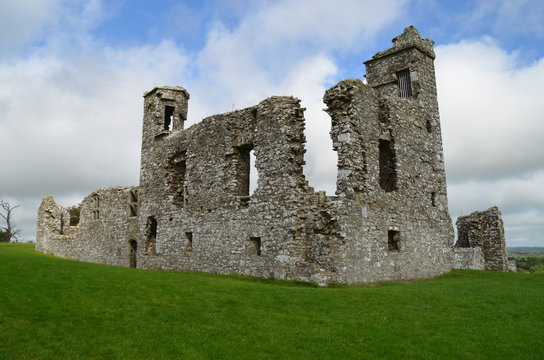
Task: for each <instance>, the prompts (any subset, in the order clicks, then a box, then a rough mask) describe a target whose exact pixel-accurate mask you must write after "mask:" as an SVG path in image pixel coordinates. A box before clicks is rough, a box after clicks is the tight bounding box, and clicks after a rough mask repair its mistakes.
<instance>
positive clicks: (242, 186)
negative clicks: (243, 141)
mask: <svg viewBox="0 0 544 360" xmlns="http://www.w3.org/2000/svg"><path fill="white" fill-rule="evenodd" d="M252 151H253V145H250V144H248V145H242V146H240V147H237V148H236V152H237V159H236V160H237V167H236V170H237V171H236V177H237V179H236V180H237V181H236V183H237V185H238V186H237V191H236V193H237V195H238V196H250V194H251V185H250V184H251V153H252Z"/></svg>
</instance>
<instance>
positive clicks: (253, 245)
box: [246, 237, 261, 256]
mask: <svg viewBox="0 0 544 360" xmlns="http://www.w3.org/2000/svg"><path fill="white" fill-rule="evenodd" d="M246 255H249V256H261V238H260V237H250V238H249V240H247V241H246Z"/></svg>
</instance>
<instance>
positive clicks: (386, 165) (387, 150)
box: [379, 139, 397, 192]
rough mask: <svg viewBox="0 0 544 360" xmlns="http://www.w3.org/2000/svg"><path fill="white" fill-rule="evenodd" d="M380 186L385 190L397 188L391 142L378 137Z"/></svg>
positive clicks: (395, 160) (395, 161) (395, 163)
mask: <svg viewBox="0 0 544 360" xmlns="http://www.w3.org/2000/svg"><path fill="white" fill-rule="evenodd" d="M379 152H380V154H379V163H380V187H381V188H382V189H384V190H385V191H387V192H390V191H394V190H397V159H396V157H395V149H394V146H393V142H392V141H390V140H383V139H380V143H379Z"/></svg>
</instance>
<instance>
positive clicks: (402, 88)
mask: <svg viewBox="0 0 544 360" xmlns="http://www.w3.org/2000/svg"><path fill="white" fill-rule="evenodd" d="M397 79H398V82H399V97H401V98H409V97H412V80H411V78H410V70H409V69H405V70H401V71H398V72H397Z"/></svg>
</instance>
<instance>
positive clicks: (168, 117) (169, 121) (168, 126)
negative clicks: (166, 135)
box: [164, 105, 175, 131]
mask: <svg viewBox="0 0 544 360" xmlns="http://www.w3.org/2000/svg"><path fill="white" fill-rule="evenodd" d="M174 110H175V108H174V107H173V106H169V105H166V106H165V107H164V130H168V131H172V126H173V124H174Z"/></svg>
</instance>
